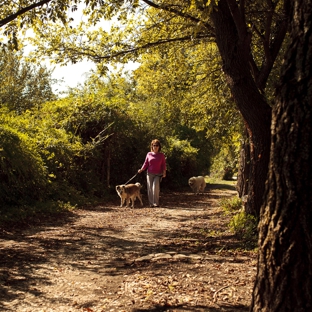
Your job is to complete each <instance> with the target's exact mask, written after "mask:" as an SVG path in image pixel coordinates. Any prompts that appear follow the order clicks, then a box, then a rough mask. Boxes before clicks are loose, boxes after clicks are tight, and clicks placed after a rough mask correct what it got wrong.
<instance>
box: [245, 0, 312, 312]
mask: <svg viewBox="0 0 312 312" xmlns="http://www.w3.org/2000/svg"><path fill="white" fill-rule="evenodd" d="M291 12H292V21H291V38H292V42H291V45H290V47H289V50H288V52H287V54H286V59H285V64H284V67H283V72H282V78H281V83H280V86H279V88H278V89H277V100H276V106H275V108H274V110H273V119H272V145H271V155H270V168H269V179H268V184H267V191H266V194H267V199H266V203H265V205H264V206H263V207H262V209H261V221H260V224H259V232H260V236H259V244H260V248H259V257H258V272H257V278H256V282H255V285H254V291H253V300H252V306H251V311H255V312H259V311H270V312H275V311H279V312H280V311H292V312H297V311H302V312H306V311H312V278H311V276H312V209H311V203H312V192H311V188H312V165H311V164H312V2H311V0H294V1H293V3H292V5H291Z"/></svg>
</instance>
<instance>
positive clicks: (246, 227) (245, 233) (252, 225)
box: [229, 211, 258, 245]
mask: <svg viewBox="0 0 312 312" xmlns="http://www.w3.org/2000/svg"><path fill="white" fill-rule="evenodd" d="M257 225H258V222H257V220H256V218H255V217H254V216H252V215H249V214H247V213H246V212H245V211H240V212H238V213H237V214H235V215H234V216H233V218H232V220H231V221H230V224H229V226H230V229H231V230H232V231H233V232H234V233H235V235H237V236H238V237H239V238H240V239H242V240H244V241H246V242H248V243H252V244H253V245H255V244H256V241H257Z"/></svg>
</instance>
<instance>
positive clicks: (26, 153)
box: [0, 123, 48, 206]
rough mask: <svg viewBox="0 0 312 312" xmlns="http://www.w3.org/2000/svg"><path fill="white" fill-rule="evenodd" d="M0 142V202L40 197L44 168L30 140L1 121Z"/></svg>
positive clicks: (42, 190)
mask: <svg viewBox="0 0 312 312" xmlns="http://www.w3.org/2000/svg"><path fill="white" fill-rule="evenodd" d="M0 142H1V143H0V176H1V179H0V181H1V183H0V201H1V203H2V205H3V206H4V205H6V204H10V205H11V204H18V203H28V202H30V201H33V200H37V201H40V200H43V199H44V198H45V193H46V190H47V184H48V179H47V170H46V167H45V165H44V162H43V160H42V158H41V157H40V154H39V152H38V149H37V147H36V145H35V144H34V142H33V141H32V140H31V139H30V138H29V137H28V136H27V135H26V134H23V133H21V132H18V131H16V130H14V129H12V128H10V127H9V126H7V125H5V124H3V123H2V125H1V126H0Z"/></svg>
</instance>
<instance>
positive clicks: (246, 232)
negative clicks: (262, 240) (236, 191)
mask: <svg viewBox="0 0 312 312" xmlns="http://www.w3.org/2000/svg"><path fill="white" fill-rule="evenodd" d="M220 206H221V207H222V208H223V210H224V213H225V214H227V215H231V219H230V222H229V224H228V226H229V229H230V230H231V232H233V233H234V234H235V235H236V236H237V238H238V239H240V240H241V241H242V242H243V243H244V245H245V247H248V248H255V247H256V245H257V238H258V233H257V224H258V221H257V219H256V218H255V217H254V216H252V215H250V214H247V213H246V212H245V211H244V207H243V202H242V200H241V199H240V198H238V197H236V196H235V197H232V198H230V199H229V198H222V199H221V200H220Z"/></svg>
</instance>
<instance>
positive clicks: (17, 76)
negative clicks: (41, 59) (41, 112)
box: [0, 49, 55, 113]
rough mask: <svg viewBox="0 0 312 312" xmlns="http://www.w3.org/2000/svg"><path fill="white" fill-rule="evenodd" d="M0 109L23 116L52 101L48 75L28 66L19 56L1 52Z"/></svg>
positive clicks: (40, 68) (41, 67)
mask: <svg viewBox="0 0 312 312" xmlns="http://www.w3.org/2000/svg"><path fill="white" fill-rule="evenodd" d="M0 81H1V86H0V106H6V107H8V108H9V109H10V110H13V111H15V112H17V113H22V112H24V111H26V110H27V109H31V108H32V107H38V106H40V105H41V104H42V103H43V102H45V101H49V100H52V99H54V98H55V95H54V94H53V92H52V87H51V85H52V83H53V82H54V81H53V79H52V78H51V71H49V70H48V69H47V68H46V67H44V66H41V65H38V66H35V65H32V64H29V63H27V62H26V61H25V59H23V57H22V53H21V52H18V53H16V52H12V51H8V50H6V49H3V50H1V51H0Z"/></svg>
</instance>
